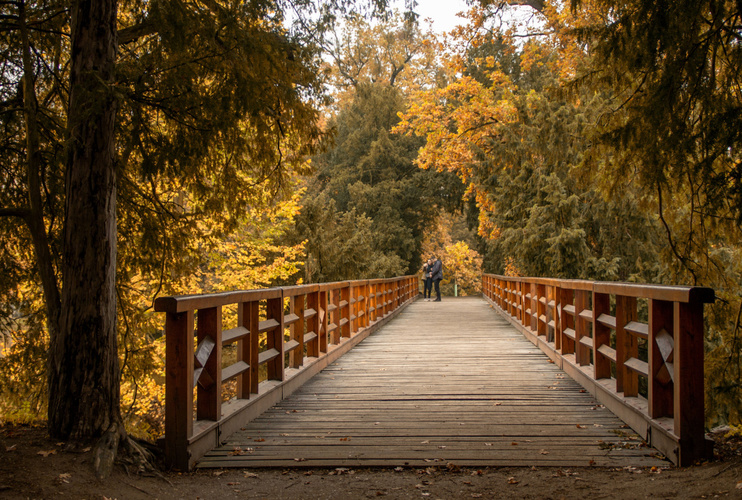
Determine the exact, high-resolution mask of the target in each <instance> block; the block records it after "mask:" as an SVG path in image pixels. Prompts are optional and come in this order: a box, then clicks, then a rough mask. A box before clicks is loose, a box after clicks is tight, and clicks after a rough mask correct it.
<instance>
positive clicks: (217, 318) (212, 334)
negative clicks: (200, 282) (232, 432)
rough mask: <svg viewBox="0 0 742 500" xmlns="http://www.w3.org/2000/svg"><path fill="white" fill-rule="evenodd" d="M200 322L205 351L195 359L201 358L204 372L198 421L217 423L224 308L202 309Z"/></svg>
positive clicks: (201, 344) (200, 381)
mask: <svg viewBox="0 0 742 500" xmlns="http://www.w3.org/2000/svg"><path fill="white" fill-rule="evenodd" d="M197 322H198V328H197V332H198V345H199V346H203V348H202V349H199V351H201V352H202V354H201V355H199V352H196V356H197V358H198V357H201V358H202V359H201V360H200V362H201V363H202V367H203V371H201V374H200V377H199V379H198V389H197V394H196V420H214V421H217V420H219V418H221V413H222V412H221V409H222V366H221V360H222V308H221V307H209V308H206V309H199V310H198V319H197ZM209 345H211V346H212V347H211V348H209V347H208V346H209ZM203 358H205V359H203ZM197 361H198V359H197Z"/></svg>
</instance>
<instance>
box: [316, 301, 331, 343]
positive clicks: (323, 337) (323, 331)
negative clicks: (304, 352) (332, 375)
mask: <svg viewBox="0 0 742 500" xmlns="http://www.w3.org/2000/svg"><path fill="white" fill-rule="evenodd" d="M317 298H318V300H319V308H318V309H317V315H318V316H319V319H318V320H317V330H316V332H317V337H319V352H320V353H326V352H327V335H328V334H327V325H328V322H329V320H330V313H329V312H328V309H327V308H328V304H329V298H330V291H329V290H325V291H323V290H320V291H319V292H318V295H317Z"/></svg>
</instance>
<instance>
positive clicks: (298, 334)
mask: <svg viewBox="0 0 742 500" xmlns="http://www.w3.org/2000/svg"><path fill="white" fill-rule="evenodd" d="M305 297H306V295H304V294H299V295H293V296H292V297H291V298H289V303H290V306H289V312H293V313H294V314H296V315H297V316H298V317H299V319H298V320H296V321H295V322H294V323H293V324H292V325H291V338H292V339H293V340H295V341H296V342H297V343H298V344H299V346H298V347H297V348H296V349H293V350H292V351H291V352H290V353H289V365H290V366H291V368H300V367H301V365H303V364H304V300H305Z"/></svg>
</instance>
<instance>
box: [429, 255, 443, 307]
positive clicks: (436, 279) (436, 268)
mask: <svg viewBox="0 0 742 500" xmlns="http://www.w3.org/2000/svg"><path fill="white" fill-rule="evenodd" d="M432 259H433V260H434V262H433V266H432V267H431V269H430V274H431V276H432V278H433V284H435V302H440V301H441V280H442V279H443V262H441V259H438V258H436V257H435V256H433V257H432Z"/></svg>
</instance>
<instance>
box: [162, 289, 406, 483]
mask: <svg viewBox="0 0 742 500" xmlns="http://www.w3.org/2000/svg"><path fill="white" fill-rule="evenodd" d="M417 296H418V277H417V276H404V277H400V278H389V279H374V280H358V281H343V282H337V283H323V284H314V285H300V286H292V287H283V288H271V289H266V290H248V291H235V292H225V293H216V294H208V295H190V296H179V297H160V298H158V299H157V300H156V301H155V311H158V312H164V313H166V320H165V335H166V362H165V364H166V366H165V384H166V388H165V439H164V446H165V457H166V461H167V463H168V464H169V465H170V466H173V467H176V468H179V469H182V470H190V469H191V468H192V467H193V465H194V464H195V462H196V461H197V460H198V459H199V458H200V457H202V456H203V455H204V454H205V453H206V452H207V451H209V450H210V449H212V448H213V447H215V446H217V445H219V444H220V442H221V441H223V440H224V439H225V438H226V437H227V436H229V435H230V434H231V433H232V432H234V431H236V430H238V429H239V428H241V427H244V425H245V424H246V422H248V421H250V420H252V419H253V418H255V417H257V416H258V415H260V414H261V413H262V412H263V411H265V410H267V409H268V408H270V407H271V406H273V405H275V404H276V403H277V402H278V401H280V400H281V399H283V398H284V397H286V396H288V395H289V394H291V392H293V391H294V390H295V389H296V388H298V387H300V386H301V384H303V383H304V382H305V381H306V380H308V379H309V378H310V377H312V376H313V375H314V374H316V373H317V372H319V371H320V370H322V369H323V368H324V367H326V366H327V365H329V364H330V363H332V362H333V361H335V360H336V359H337V358H338V357H339V356H340V355H341V354H343V353H345V352H347V351H348V350H349V349H350V348H351V347H353V346H354V345H356V344H357V343H358V342H360V341H361V340H363V338H365V337H366V336H368V334H370V333H371V332H372V331H374V330H376V329H377V328H378V327H380V326H381V325H382V324H383V323H385V322H386V321H387V320H388V319H390V318H391V317H392V316H393V315H394V313H396V312H398V311H399V310H401V308H402V306H404V305H406V304H408V303H409V302H410V301H412V300H414V299H415V298H417ZM225 306H232V307H235V308H236V324H235V325H234V327H233V328H228V329H224V325H223V323H222V314H223V308H224V307H225ZM261 339H262V341H263V342H262V344H263V345H262V346H261ZM232 344H236V349H235V354H236V359H235V360H233V361H232V362H231V363H230V364H229V365H228V366H224V364H225V359H224V357H223V356H222V354H223V347H224V346H229V345H232ZM260 367H264V369H263V370H264V377H265V380H263V381H261V380H260V378H261V369H260ZM232 380H236V385H234V386H233V387H232V389H231V390H234V391H235V396H234V397H232V398H230V399H229V400H228V401H224V400H225V399H226V397H225V395H226V394H227V392H228V391H227V390H226V389H225V384H227V383H229V382H230V381H232ZM194 388H196V389H195V401H194ZM231 390H230V391H231ZM194 403H195V404H194Z"/></svg>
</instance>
